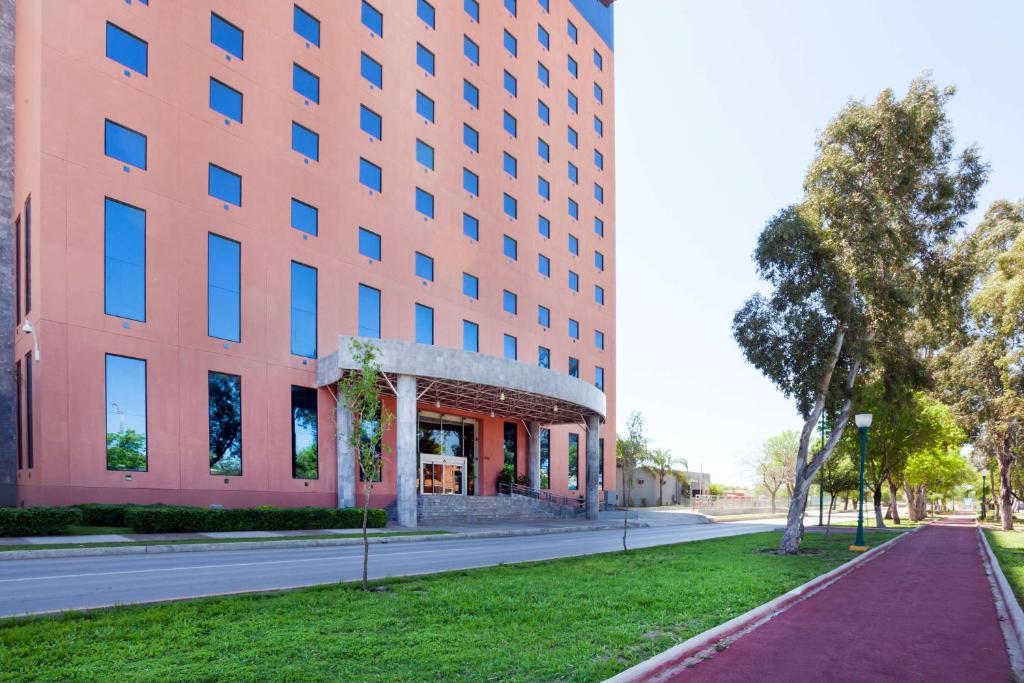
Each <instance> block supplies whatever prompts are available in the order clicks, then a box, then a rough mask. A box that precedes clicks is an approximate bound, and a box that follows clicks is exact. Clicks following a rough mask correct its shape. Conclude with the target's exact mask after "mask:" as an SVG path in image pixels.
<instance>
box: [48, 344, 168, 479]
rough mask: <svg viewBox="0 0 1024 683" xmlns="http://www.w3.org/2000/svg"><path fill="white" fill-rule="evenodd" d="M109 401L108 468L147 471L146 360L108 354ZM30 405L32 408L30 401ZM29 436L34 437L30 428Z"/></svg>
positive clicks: (107, 385)
mask: <svg viewBox="0 0 1024 683" xmlns="http://www.w3.org/2000/svg"><path fill="white" fill-rule="evenodd" d="M106 402H107V434H106V443H107V469H108V470H122V471H127V472H145V471H146V470H147V469H148V465H149V462H148V453H149V448H148V444H147V442H146V432H147V430H146V426H147V425H146V361H144V360H142V359H140V358H128V357H126V356H115V355H113V354H109V353H108V354H107V355H106ZM29 406H30V409H31V403H29ZM29 425H31V422H29ZM29 435H30V438H31V431H30V432H29ZM30 463H31V460H30ZM29 467H32V465H31V464H29Z"/></svg>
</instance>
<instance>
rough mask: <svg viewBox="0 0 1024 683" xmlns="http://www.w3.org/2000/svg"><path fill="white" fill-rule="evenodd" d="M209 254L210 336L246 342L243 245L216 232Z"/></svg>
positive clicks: (208, 330)
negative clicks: (243, 334) (243, 311)
mask: <svg viewBox="0 0 1024 683" xmlns="http://www.w3.org/2000/svg"><path fill="white" fill-rule="evenodd" d="M207 242H208V255H207V297H206V299H207V307H208V308H207V323H206V326H207V334H208V335H210V336H211V337H216V338H217V339H226V340H228V341H233V342H239V341H241V340H242V245H241V244H239V243H238V242H236V241H235V240H229V239H227V238H226V237H221V236H220V235H214V234H213V233H212V232H211V233H210V234H209V237H208V240H207Z"/></svg>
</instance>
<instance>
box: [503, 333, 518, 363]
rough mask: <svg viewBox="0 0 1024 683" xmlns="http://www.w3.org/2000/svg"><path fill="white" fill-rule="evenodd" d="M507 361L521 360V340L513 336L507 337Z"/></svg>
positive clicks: (508, 335)
mask: <svg viewBox="0 0 1024 683" xmlns="http://www.w3.org/2000/svg"><path fill="white" fill-rule="evenodd" d="M505 359H506V360H519V340H518V339H516V338H515V337H513V336H512V335H511V334H506V335H505Z"/></svg>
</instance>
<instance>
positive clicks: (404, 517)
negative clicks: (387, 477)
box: [395, 375, 417, 527]
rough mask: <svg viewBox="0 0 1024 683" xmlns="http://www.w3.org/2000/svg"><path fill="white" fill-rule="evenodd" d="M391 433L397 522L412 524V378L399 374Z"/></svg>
mask: <svg viewBox="0 0 1024 683" xmlns="http://www.w3.org/2000/svg"><path fill="white" fill-rule="evenodd" d="M396 389H397V390H398V401H397V410H396V411H395V412H396V414H395V433H396V436H397V441H398V444H397V446H398V447H397V448H396V451H397V454H396V458H395V460H396V474H397V477H396V492H397V494H398V499H397V507H398V523H399V524H400V525H401V526H406V527H414V526H416V521H417V514H416V501H417V495H416V494H417V491H416V378H415V377H413V376H412V375H399V376H398V384H397V386H396Z"/></svg>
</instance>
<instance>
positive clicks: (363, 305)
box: [357, 285, 380, 339]
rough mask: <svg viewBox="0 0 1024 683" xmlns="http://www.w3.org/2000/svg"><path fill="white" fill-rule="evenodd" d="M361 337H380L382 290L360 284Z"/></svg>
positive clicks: (359, 332)
mask: <svg viewBox="0 0 1024 683" xmlns="http://www.w3.org/2000/svg"><path fill="white" fill-rule="evenodd" d="M357 334H358V335H359V336H360V337H372V338H374V339H380V290H379V289H375V288H373V287H370V286H367V285H359V331H358V333H357Z"/></svg>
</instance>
